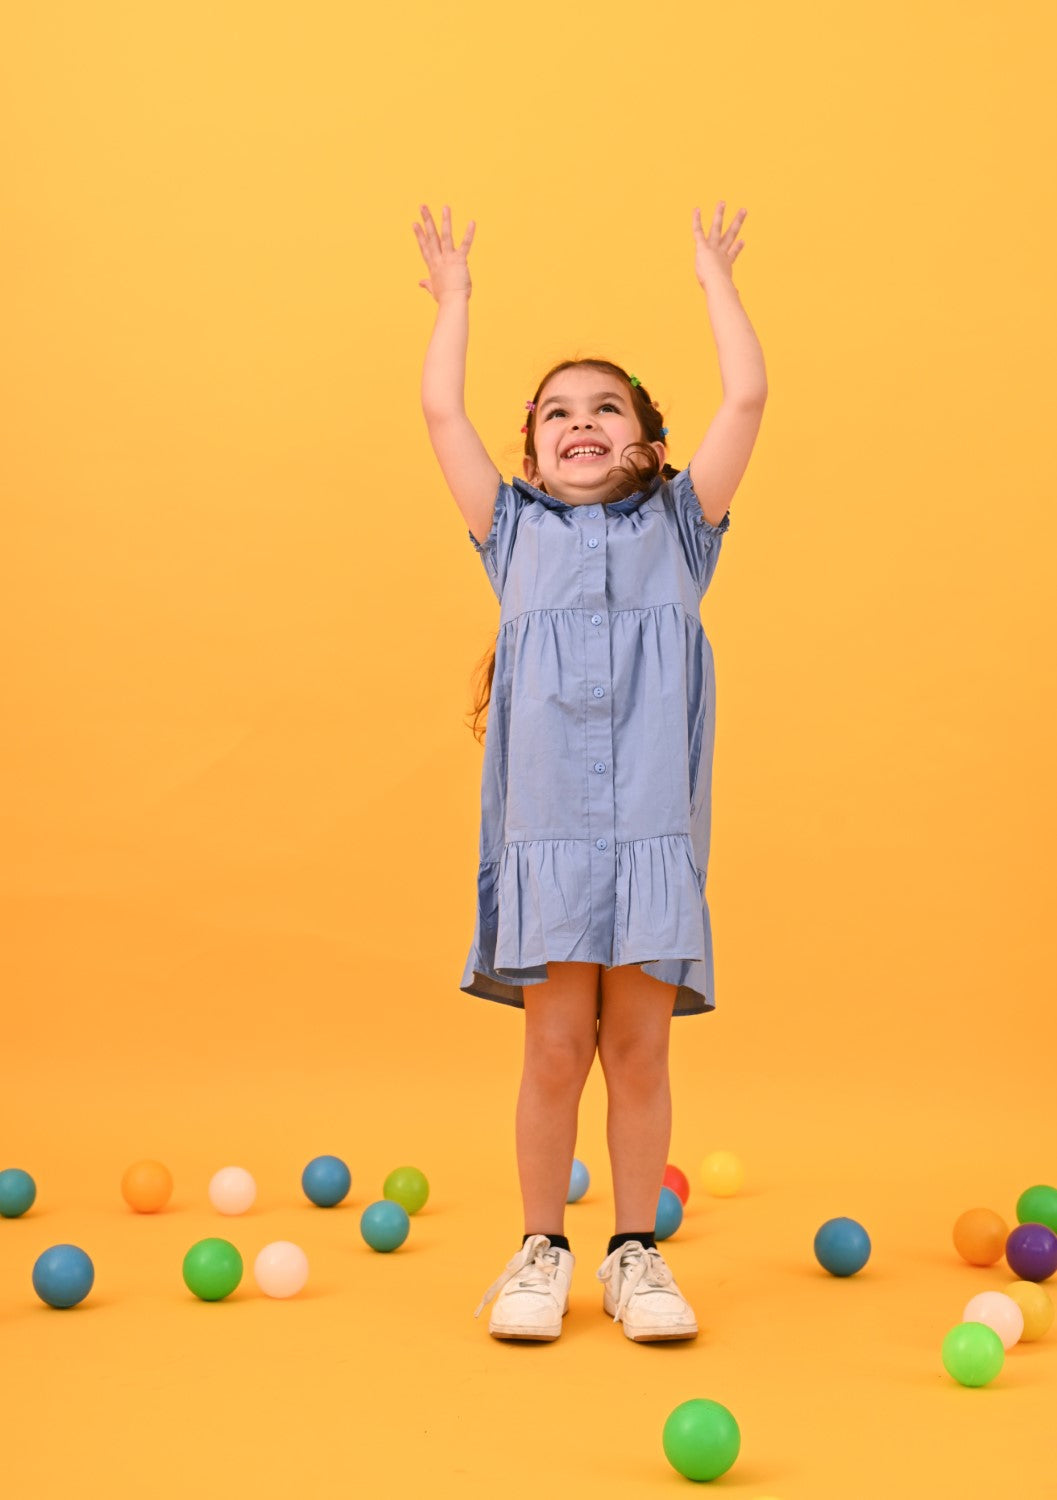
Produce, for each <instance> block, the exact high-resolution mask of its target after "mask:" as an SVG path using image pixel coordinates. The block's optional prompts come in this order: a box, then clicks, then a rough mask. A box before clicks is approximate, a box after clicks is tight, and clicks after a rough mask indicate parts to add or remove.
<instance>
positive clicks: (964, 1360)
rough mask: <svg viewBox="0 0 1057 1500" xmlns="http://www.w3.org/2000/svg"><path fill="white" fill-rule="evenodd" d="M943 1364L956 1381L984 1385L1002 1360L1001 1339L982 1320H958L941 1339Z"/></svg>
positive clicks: (994, 1374)
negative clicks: (965, 1321) (966, 1321)
mask: <svg viewBox="0 0 1057 1500" xmlns="http://www.w3.org/2000/svg"><path fill="white" fill-rule="evenodd" d="M942 1357H943V1368H944V1369H945V1370H946V1371H947V1374H948V1375H951V1376H953V1377H954V1379H955V1380H956V1381H957V1382H958V1384H959V1385H987V1384H988V1382H989V1381H992V1380H994V1378H995V1376H996V1375H997V1374H998V1372H999V1371H1000V1370H1001V1368H1002V1366H1003V1365H1004V1364H1005V1361H1006V1351H1005V1350H1004V1349H1003V1348H1002V1340H1001V1339H1000V1338H999V1336H998V1334H997V1333H996V1332H995V1330H994V1329H993V1328H988V1327H987V1326H986V1325H985V1324H983V1323H959V1324H957V1325H956V1326H955V1327H954V1328H952V1329H951V1331H950V1333H948V1335H947V1337H946V1338H945V1339H944V1340H943V1351H942Z"/></svg>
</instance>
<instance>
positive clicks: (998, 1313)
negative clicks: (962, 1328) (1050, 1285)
mask: <svg viewBox="0 0 1057 1500" xmlns="http://www.w3.org/2000/svg"><path fill="white" fill-rule="evenodd" d="M962 1322H963V1323H986V1324H987V1326H988V1328H993V1329H994V1331H995V1332H996V1333H997V1334H998V1337H999V1338H1000V1339H1001V1340H1002V1348H1003V1349H1012V1347H1013V1345H1014V1344H1015V1343H1016V1342H1017V1340H1018V1339H1019V1338H1020V1336H1021V1334H1022V1333H1023V1332H1024V1314H1023V1313H1022V1312H1021V1310H1020V1307H1019V1306H1018V1305H1017V1303H1016V1302H1014V1301H1013V1298H1012V1297H1007V1296H1006V1294H1005V1292H977V1294H976V1296H975V1297H970V1299H969V1301H968V1302H967V1303H966V1304H965V1311H964V1312H963V1313H962Z"/></svg>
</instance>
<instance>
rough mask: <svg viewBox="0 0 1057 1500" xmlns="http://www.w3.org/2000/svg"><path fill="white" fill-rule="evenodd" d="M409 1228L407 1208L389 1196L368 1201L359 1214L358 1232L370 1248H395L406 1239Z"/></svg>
mask: <svg viewBox="0 0 1057 1500" xmlns="http://www.w3.org/2000/svg"><path fill="white" fill-rule="evenodd" d="M410 1228H411V1218H410V1215H409V1214H408V1211H407V1209H406V1208H403V1207H402V1206H401V1205H400V1204H399V1203H394V1202H393V1200H392V1199H391V1198H380V1199H379V1200H378V1202H377V1203H369V1204H368V1205H367V1207H366V1208H365V1209H364V1211H363V1213H362V1214H361V1215H360V1233H361V1234H362V1235H363V1237H364V1239H365V1240H366V1241H367V1243H368V1245H370V1247H371V1249H372V1250H383V1251H384V1250H395V1249H396V1248H397V1246H398V1245H402V1244H403V1243H404V1241H405V1240H406V1239H407V1236H408V1231H409V1230H410Z"/></svg>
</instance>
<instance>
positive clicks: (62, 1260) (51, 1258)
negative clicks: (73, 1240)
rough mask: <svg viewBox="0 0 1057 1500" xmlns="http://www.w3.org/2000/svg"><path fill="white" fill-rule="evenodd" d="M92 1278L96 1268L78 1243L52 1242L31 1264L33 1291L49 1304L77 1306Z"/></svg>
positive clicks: (86, 1294)
mask: <svg viewBox="0 0 1057 1500" xmlns="http://www.w3.org/2000/svg"><path fill="white" fill-rule="evenodd" d="M94 1281H95V1267H94V1266H93V1265H92V1262H91V1260H90V1258H89V1257H88V1256H87V1255H86V1254H85V1252H84V1251H83V1250H82V1249H80V1248H79V1246H77V1245H52V1247H51V1249H50V1250H45V1251H44V1253H43V1254H42V1255H38V1257H37V1259H36V1262H35V1264H34V1266H33V1290H34V1291H35V1292H36V1294H37V1296H38V1297H39V1298H40V1300H41V1301H42V1302H46V1303H47V1304H48V1306H49V1307H76V1305H77V1303H78V1302H83V1301H84V1299H85V1298H86V1297H87V1296H88V1293H89V1292H90V1291H91V1290H92V1283H93V1282H94Z"/></svg>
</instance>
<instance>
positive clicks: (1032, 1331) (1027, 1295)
mask: <svg viewBox="0 0 1057 1500" xmlns="http://www.w3.org/2000/svg"><path fill="white" fill-rule="evenodd" d="M1002 1290H1003V1291H1004V1292H1005V1294H1006V1296H1007V1297H1012V1298H1013V1301H1014V1302H1015V1303H1016V1304H1017V1306H1018V1307H1019V1308H1020V1310H1021V1312H1022V1313H1023V1314H1024V1332H1023V1333H1022V1334H1021V1335H1020V1338H1021V1342H1022V1343H1029V1344H1030V1343H1031V1341H1032V1340H1033V1339H1041V1338H1042V1335H1043V1334H1044V1333H1045V1332H1046V1330H1047V1329H1048V1328H1049V1326H1050V1324H1051V1323H1052V1322H1053V1303H1052V1302H1051V1301H1050V1294H1049V1292H1047V1290H1046V1288H1045V1287H1041V1286H1039V1284H1038V1282H1036V1281H1013V1282H1011V1283H1010V1284H1009V1286H1007V1287H1003V1288H1002Z"/></svg>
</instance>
